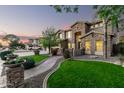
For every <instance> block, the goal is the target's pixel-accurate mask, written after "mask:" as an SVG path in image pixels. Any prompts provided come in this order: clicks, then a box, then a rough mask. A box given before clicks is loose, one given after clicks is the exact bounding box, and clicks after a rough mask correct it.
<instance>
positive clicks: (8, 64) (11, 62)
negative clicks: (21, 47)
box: [3, 59, 24, 68]
mask: <svg viewBox="0 0 124 93" xmlns="http://www.w3.org/2000/svg"><path fill="white" fill-rule="evenodd" d="M23 62H24V60H20V59H12V60H8V61H6V62H5V63H3V66H4V67H9V68H14V67H19V66H21V65H22V63H23Z"/></svg>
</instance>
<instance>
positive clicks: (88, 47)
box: [85, 41, 91, 51]
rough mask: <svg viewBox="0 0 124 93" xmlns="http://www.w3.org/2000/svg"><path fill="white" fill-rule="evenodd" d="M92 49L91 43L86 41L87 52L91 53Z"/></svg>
mask: <svg viewBox="0 0 124 93" xmlns="http://www.w3.org/2000/svg"><path fill="white" fill-rule="evenodd" d="M90 48H91V44H90V41H86V42H85V49H86V51H90Z"/></svg>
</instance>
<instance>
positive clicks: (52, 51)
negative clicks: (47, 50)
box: [51, 48, 58, 56]
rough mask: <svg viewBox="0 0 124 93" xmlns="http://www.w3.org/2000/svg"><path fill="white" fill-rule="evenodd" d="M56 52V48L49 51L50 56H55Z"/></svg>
mask: <svg viewBox="0 0 124 93" xmlns="http://www.w3.org/2000/svg"><path fill="white" fill-rule="evenodd" d="M57 52H58V48H52V49H51V53H52V56H54V55H57Z"/></svg>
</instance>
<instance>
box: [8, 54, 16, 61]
mask: <svg viewBox="0 0 124 93" xmlns="http://www.w3.org/2000/svg"><path fill="white" fill-rule="evenodd" d="M17 57H18V55H14V54H8V55H7V58H8V59H9V60H12V59H15V58H17Z"/></svg>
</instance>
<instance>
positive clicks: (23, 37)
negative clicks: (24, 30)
mask: <svg viewBox="0 0 124 93" xmlns="http://www.w3.org/2000/svg"><path fill="white" fill-rule="evenodd" d="M4 36H5V35H0V39H1V38H3V37H4ZM18 37H19V38H20V40H22V39H32V38H37V36H18Z"/></svg>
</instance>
